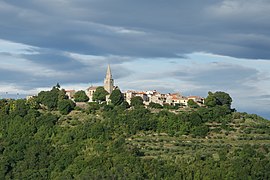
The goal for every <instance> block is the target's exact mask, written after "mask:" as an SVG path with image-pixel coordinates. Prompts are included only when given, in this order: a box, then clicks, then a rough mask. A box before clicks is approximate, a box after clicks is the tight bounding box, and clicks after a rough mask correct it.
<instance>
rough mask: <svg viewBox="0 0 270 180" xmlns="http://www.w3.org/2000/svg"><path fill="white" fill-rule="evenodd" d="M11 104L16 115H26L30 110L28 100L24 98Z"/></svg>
mask: <svg viewBox="0 0 270 180" xmlns="http://www.w3.org/2000/svg"><path fill="white" fill-rule="evenodd" d="M11 106H12V108H11V111H12V112H13V113H14V114H15V115H19V116H21V117H24V116H25V115H26V114H27V112H28V110H29V106H28V105H27V104H26V100H24V99H18V100H16V101H14V102H11Z"/></svg>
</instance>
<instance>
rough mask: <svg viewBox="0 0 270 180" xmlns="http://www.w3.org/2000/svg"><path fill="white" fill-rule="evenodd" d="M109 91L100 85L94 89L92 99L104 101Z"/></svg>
mask: <svg viewBox="0 0 270 180" xmlns="http://www.w3.org/2000/svg"><path fill="white" fill-rule="evenodd" d="M108 94H109V93H108V92H107V91H106V90H105V89H104V87H102V86H100V87H98V88H97V89H96V91H95V92H94V94H93V101H96V102H102V101H106V96H107V95H108Z"/></svg>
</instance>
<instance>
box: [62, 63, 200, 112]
mask: <svg viewBox="0 0 270 180" xmlns="http://www.w3.org/2000/svg"><path fill="white" fill-rule="evenodd" d="M98 87H100V86H90V87H89V88H87V89H86V90H85V93H86V95H87V96H88V97H89V102H93V101H94V100H93V95H94V93H95V92H96V90H97V88H98ZM103 87H104V89H105V90H106V91H107V92H108V95H107V96H106V101H107V102H109V101H110V99H109V97H110V94H111V93H112V91H113V90H115V89H118V88H119V87H118V86H115V85H114V79H113V77H112V72H111V68H110V65H108V68H107V73H106V76H105V79H104V85H103ZM65 92H66V95H67V96H68V97H69V99H71V100H74V95H75V93H76V91H75V90H65ZM123 96H124V98H125V101H127V102H128V103H129V104H131V99H132V98H133V97H137V96H138V97H141V98H142V100H143V104H144V105H145V106H148V105H149V104H150V103H156V104H160V105H161V106H164V105H172V106H181V107H187V106H188V101H189V100H192V101H194V102H195V103H196V104H198V105H199V106H202V105H203V104H204V98H202V97H199V96H188V97H185V96H183V95H181V94H180V93H168V94H162V93H160V92H158V91H156V90H152V91H134V90H128V91H126V92H123Z"/></svg>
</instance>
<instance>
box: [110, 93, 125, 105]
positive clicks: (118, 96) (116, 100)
mask: <svg viewBox="0 0 270 180" xmlns="http://www.w3.org/2000/svg"><path fill="white" fill-rule="evenodd" d="M110 100H111V103H112V104H113V105H115V106H118V105H120V104H122V103H123V102H124V96H123V94H122V92H121V91H120V89H115V90H113V91H112V93H111V95H110Z"/></svg>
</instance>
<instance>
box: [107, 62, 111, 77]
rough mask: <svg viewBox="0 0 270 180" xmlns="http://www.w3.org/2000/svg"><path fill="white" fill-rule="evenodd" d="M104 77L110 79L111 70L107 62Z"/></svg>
mask: <svg viewBox="0 0 270 180" xmlns="http://www.w3.org/2000/svg"><path fill="white" fill-rule="evenodd" d="M106 78H110V79H112V72H111V67H110V64H108V67H107V73H106Z"/></svg>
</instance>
